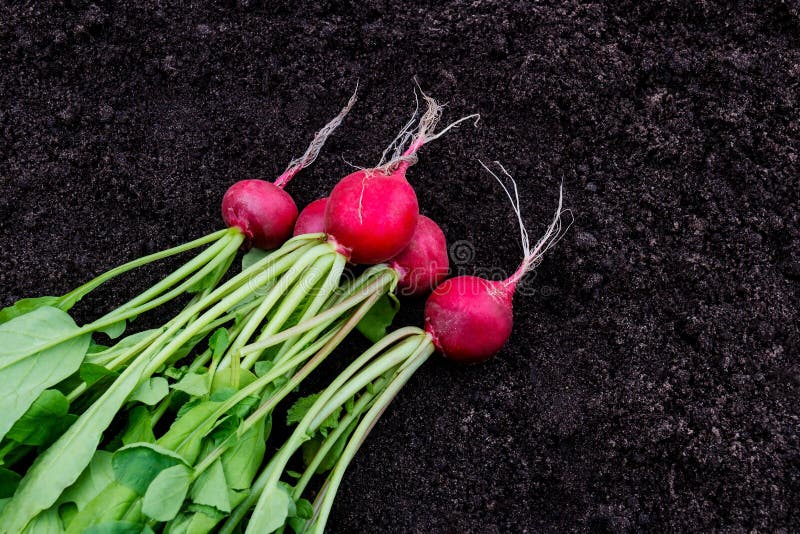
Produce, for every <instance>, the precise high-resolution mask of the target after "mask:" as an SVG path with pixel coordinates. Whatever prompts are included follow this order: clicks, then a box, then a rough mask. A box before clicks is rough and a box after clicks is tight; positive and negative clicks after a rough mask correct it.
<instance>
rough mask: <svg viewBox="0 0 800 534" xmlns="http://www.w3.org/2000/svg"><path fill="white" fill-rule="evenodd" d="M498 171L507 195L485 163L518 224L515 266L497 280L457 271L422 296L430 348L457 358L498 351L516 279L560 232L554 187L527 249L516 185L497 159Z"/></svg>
mask: <svg viewBox="0 0 800 534" xmlns="http://www.w3.org/2000/svg"><path fill="white" fill-rule="evenodd" d="M495 163H496V164H497V165H498V166H499V167H500V169H501V171H502V173H503V174H504V175H505V176H506V177H508V178H509V179H510V180H511V183H512V186H513V190H514V194H513V195H512V194H511V192H510V191H509V189H508V188H507V187H506V186H505V184H504V183H503V181H502V180H501V179H500V178H499V177H498V176H497V175H496V174H495V173H494V172H492V171H491V170H490V169H489V168H488V167H487V166H486V165H484V164H483V162H481V165H483V167H484V168H485V169H486V170H487V171H488V172H489V173H491V174H492V176H494V178H495V179H496V180H497V181H498V182H499V183H500V185H501V186H502V187H503V190H504V191H505V192H506V195H508V198H509V199H510V200H511V204H512V206H513V208H514V213H516V215H517V219H518V221H519V227H520V237H521V241H522V249H523V252H524V254H525V256H524V258H523V260H522V263H520V265H519V267H518V268H517V270H516V271H515V272H514V274H512V275H511V276H510V277H508V278H507V279H505V280H503V281H500V282H497V281H492V280H486V279H484V278H479V277H476V276H458V277H456V278H452V279H450V280H447V281H445V282H444V283H443V284H442V285H440V286H439V287H437V288H436V289H435V290H434V292H433V293H432V294H431V296H430V297H428V301H427V302H426V304H425V331H426V332H428V333H429V334H430V335H431V337H432V338H433V343H434V345H436V348H437V349H439V351H440V352H441V353H442V354H443V355H444V356H445V357H446V358H450V359H452V360H455V361H457V362H462V363H477V362H481V361H484V360H486V359H488V358H490V357H492V356H493V355H494V354H496V353H497V352H499V351H500V349H501V348H502V347H503V345H504V344H505V342H506V341H507V340H508V338H509V336H510V335H511V327H512V324H513V308H512V304H513V302H512V301H513V297H514V292H515V290H516V287H517V284H518V283H519V281H520V280H522V278H523V277H524V276H525V274H526V273H528V272H529V271H530V270H531V269H533V268H534V267H536V265H537V264H538V263H539V262H540V261H541V259H542V256H543V255H544V253H545V252H547V250H548V249H549V248H550V247H552V246H553V245H554V244H555V243H556V242H557V241H558V239H560V238H561V235H562V227H561V214H562V209H561V206H562V200H563V194H562V193H563V191H559V199H558V208H557V209H556V214H555V217H554V218H553V221H552V222H551V223H550V226H549V227H548V228H547V231H546V232H545V234H544V235H543V236H542V238H541V239H540V240H539V242H538V243H536V245H535V246H534V247H533V248H531V246H530V239H529V238H528V232H527V230H526V229H525V226H524V224H523V222H522V214H521V211H520V204H519V193H518V191H517V184H516V182H515V181H514V180H513V178H511V176H510V175H509V174H508V172H507V171H506V170H505V169H504V168H503V166H502V165H500V163H498V162H495Z"/></svg>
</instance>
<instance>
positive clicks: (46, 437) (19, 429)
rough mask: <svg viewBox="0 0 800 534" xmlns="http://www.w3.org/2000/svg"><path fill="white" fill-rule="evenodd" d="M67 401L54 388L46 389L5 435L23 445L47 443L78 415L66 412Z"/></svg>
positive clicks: (67, 408) (67, 409) (67, 407)
mask: <svg viewBox="0 0 800 534" xmlns="http://www.w3.org/2000/svg"><path fill="white" fill-rule="evenodd" d="M68 411H69V401H68V400H67V398H66V397H65V396H64V394H63V393H61V392H60V391H58V390H56V389H46V390H44V391H43V392H42V394H41V395H39V397H38V398H37V399H36V400H35V401H33V404H32V405H31V407H30V408H28V411H27V412H25V414H24V415H23V416H22V417H20V418H19V419H18V420H17V422H16V423H14V426H12V427H11V430H9V431H8V434H6V436H7V437H8V438H10V439H13V440H14V441H16V442H18V443H23V444H25V445H49V444H50V443H52V442H53V441H54V440H55V438H56V437H58V436H59V435H60V434H61V433H62V432H64V430H66V428H67V427H68V426H69V425H71V424H72V422H73V421H75V419H77V418H78V417H77V416H76V415H72V414H68V413H67V412H68Z"/></svg>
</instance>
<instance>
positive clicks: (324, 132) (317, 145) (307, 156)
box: [275, 81, 358, 187]
mask: <svg viewBox="0 0 800 534" xmlns="http://www.w3.org/2000/svg"><path fill="white" fill-rule="evenodd" d="M357 99H358V81H356V89H355V91H353V96H351V97H350V100H348V101H347V105H346V106H345V107H343V108H342V110H341V111H340V112H339V114H338V115H336V116H335V117H334V118H333V119H332V120H331V121H330V122H329V123H328V124H326V125H325V126H323V127H322V129H321V130H320V131H318V132H317V133H316V134H315V135H314V139H313V140H312V141H311V144H310V145H308V148H307V149H306V151H305V153H304V154H303V155H302V156H300V157H299V158H295V159H293V160H292V161H291V162H289V166H288V167H286V170H285V171H283V174H281V175H280V176H279V177H278V179H277V180H275V185H277V186H278V187H284V186H286V184H287V183H289V180H291V179H292V178H294V176H295V175H296V174H297V173H298V172H300V170H301V169H303V168H305V167H308V166H309V165H311V164H312V163H314V160H316V159H317V156H319V151H320V150H321V149H322V147H323V146H324V145H325V141H327V140H328V137H330V135H331V134H332V133H333V132H334V130H336V128H338V127H339V125H340V124H341V123H342V121H343V120H344V118H345V116H347V114H348V113H349V112H350V109H351V108H352V107H353V105H354V104H355V103H356V100H357Z"/></svg>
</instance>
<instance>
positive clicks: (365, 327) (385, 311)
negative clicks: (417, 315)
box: [356, 293, 400, 343]
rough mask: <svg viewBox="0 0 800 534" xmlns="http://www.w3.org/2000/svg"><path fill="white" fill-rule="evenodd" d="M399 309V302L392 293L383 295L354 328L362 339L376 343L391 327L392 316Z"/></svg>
mask: <svg viewBox="0 0 800 534" xmlns="http://www.w3.org/2000/svg"><path fill="white" fill-rule="evenodd" d="M399 309H400V302H399V301H398V300H397V297H395V296H394V294H393V293H387V294H385V295H383V296H382V297H381V298H380V299H378V301H377V302H376V303H375V304H374V305H373V306H372V308H370V310H369V311H368V312H367V314H366V315H365V316H364V318H363V319H361V320H360V321H359V322H358V325H356V328H358V331H359V332H361V333H362V334H363V335H364V337H366V338H367V339H369V340H370V341H372V342H373V343H377V342H378V341H380V340H381V339H383V336H385V335H386V329H387V328H389V327H390V326H391V325H392V321H393V320H394V316H395V315H397V311H398V310H399Z"/></svg>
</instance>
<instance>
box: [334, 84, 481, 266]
mask: <svg viewBox="0 0 800 534" xmlns="http://www.w3.org/2000/svg"><path fill="white" fill-rule="evenodd" d="M422 96H423V98H424V99H425V101H426V103H427V105H428V108H427V110H426V111H425V113H424V114H423V115H422V117H421V118H420V120H419V124H418V125H417V128H416V131H413V132H412V130H411V129H412V126H413V124H414V120H415V117H416V112H415V114H414V117H412V119H411V121H409V122H408V123H407V124H406V125H405V127H404V128H403V129H402V130H401V131H400V134H399V135H398V136H397V137H396V138H395V140H394V141H393V142H392V144H391V145H390V146H389V148H387V149H386V150H385V151H384V154H383V157H382V158H381V162H380V163H379V164H378V166H377V167H376V168H374V169H360V170H358V171H356V172H354V173H352V174H350V175H348V176H345V177H344V178H342V180H341V181H340V182H339V183H338V184H336V186H335V187H334V188H333V190H332V191H331V195H330V197H329V198H328V202H327V205H326V208H325V232H326V233H327V234H328V239H329V240H330V241H332V242H333V243H335V244H336V245H337V247H338V250H339V251H340V252H341V253H342V254H344V255H345V256H347V257H348V259H349V260H350V261H351V262H353V263H357V264H358V263H367V264H376V263H381V262H384V261H386V260H388V259H390V258H392V257H393V256H396V255H397V254H399V253H400V252H401V251H402V250H403V249H404V248H405V247H406V246H407V245H408V243H409V242H410V241H411V237H412V236H413V235H414V231H415V230H416V227H417V219H418V217H419V205H418V203H417V195H416V193H414V189H413V188H412V187H411V184H409V183H408V181H407V180H406V170H407V169H408V167H409V166H411V165H412V164H413V163H415V162H416V159H417V157H416V153H417V151H418V150H419V148H420V147H421V146H422V145H424V144H425V143H427V142H429V141H433V140H434V139H437V138H438V137H440V136H441V135H443V134H444V133H445V132H447V130H449V129H450V128H452V127H454V126H456V125H457V124H459V123H461V122H463V121H465V120H468V119H472V118H475V119H479V118H480V117H479V116H478V115H470V116H468V117H463V118H461V119H459V120H457V121H455V122H453V123H452V124H450V125H448V126H447V127H445V128H444V129H443V130H441V131H439V132H437V133H433V129H434V128H435V126H436V124H437V122H438V121H439V118H440V117H441V114H442V107H441V106H440V105H439V104H437V103H436V101H435V100H434V99H433V98H431V97H429V96H427V95H426V94H425V93H422ZM409 140H410V144H409V146H408V148H404V147H405V143H406V142H407V141H409ZM390 151H393V156H392V157H391V159H389V160H388V161H386V162H385V163H384V160H385V159H386V156H387V154H388V153H389V152H390Z"/></svg>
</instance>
